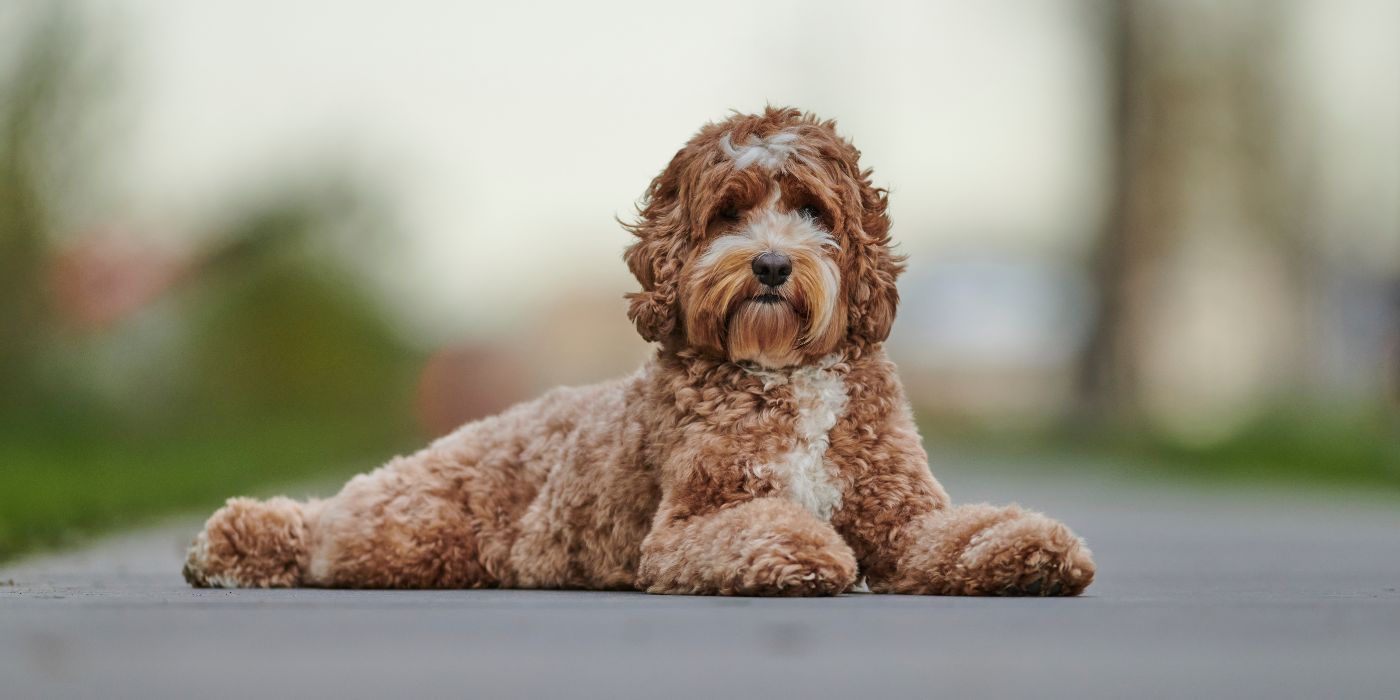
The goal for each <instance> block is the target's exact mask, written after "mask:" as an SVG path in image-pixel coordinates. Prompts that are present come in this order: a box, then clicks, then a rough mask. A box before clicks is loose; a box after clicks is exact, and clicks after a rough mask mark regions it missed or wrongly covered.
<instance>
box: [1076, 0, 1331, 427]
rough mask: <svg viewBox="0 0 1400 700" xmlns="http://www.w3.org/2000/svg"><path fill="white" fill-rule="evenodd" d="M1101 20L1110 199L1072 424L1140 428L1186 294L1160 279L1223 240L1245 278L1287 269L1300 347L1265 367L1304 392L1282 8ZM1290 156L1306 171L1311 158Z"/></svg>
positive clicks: (1126, 9) (1122, 11)
mask: <svg viewBox="0 0 1400 700" xmlns="http://www.w3.org/2000/svg"><path fill="white" fill-rule="evenodd" d="M1098 7H1100V8H1101V9H1102V12H1103V27H1104V45H1105V54H1104V61H1105V76H1106V81H1105V83H1106V90H1105V92H1106V94H1107V109H1108V114H1109V119H1108V123H1109V130H1108V131H1109V134H1108V141H1109V143H1108V167H1107V169H1106V170H1107V172H1106V178H1105V179H1106V182H1107V185H1106V186H1107V190H1108V192H1107V196H1106V210H1105V212H1104V216H1103V219H1102V224H1101V230H1100V232H1099V235H1098V237H1097V240H1096V242H1095V244H1094V247H1093V249H1092V251H1091V258H1090V261H1089V265H1090V271H1091V272H1090V274H1091V278H1092V283H1093V286H1094V290H1095V294H1096V296H1095V307H1094V309H1093V316H1092V324H1091V326H1090V331H1089V334H1088V337H1087V339H1086V343H1085V346H1084V350H1083V352H1082V353H1081V355H1080V357H1079V361H1078V366H1077V368H1076V390H1077V398H1078V417H1079V418H1080V419H1081V420H1083V421H1085V422H1087V423H1089V424H1091V425H1092V424H1101V423H1105V422H1108V423H1134V422H1137V421H1138V420H1140V419H1142V418H1143V417H1144V416H1143V411H1144V404H1145V403H1146V398H1147V396H1146V395H1145V391H1146V390H1147V389H1148V388H1149V387H1147V386H1146V385H1147V384H1148V382H1147V381H1146V379H1147V376H1148V374H1147V373H1148V370H1149V367H1148V364H1147V363H1148V354H1149V352H1151V351H1154V350H1155V349H1154V348H1153V347H1151V344H1152V343H1153V342H1154V338H1161V337H1162V333H1163V330H1162V327H1161V324H1162V323H1163V320H1162V319H1161V318H1159V316H1161V314H1162V310H1163V308H1164V306H1163V303H1162V302H1163V300H1164V299H1168V298H1169V297H1170V295H1173V294H1180V293H1181V292H1182V291H1183V290H1181V289H1170V288H1168V283H1169V282H1172V281H1175V282H1179V281H1180V280H1181V279H1182V277H1181V276H1180V275H1169V274H1168V273H1170V272H1172V271H1173V270H1174V268H1172V267H1171V266H1172V265H1181V264H1182V263H1181V261H1180V260H1177V259H1176V254H1177V253H1179V252H1180V251H1181V250H1182V249H1183V247H1184V246H1186V245H1188V244H1191V243H1193V242H1194V243H1195V244H1199V243H1200V242H1201V241H1202V239H1203V238H1210V237H1216V238H1218V237H1219V236H1220V235H1221V234H1228V235H1229V236H1230V237H1232V238H1238V241H1239V243H1240V245H1245V246H1248V247H1249V249H1251V250H1254V251H1256V252H1257V253H1258V256H1257V258H1256V259H1253V260H1251V261H1250V262H1251V264H1256V263H1257V264H1258V265H1265V266H1267V265H1269V264H1271V261H1279V262H1280V263H1281V264H1280V265H1279V267H1281V268H1282V269H1283V273H1282V277H1284V278H1285V279H1284V280H1282V281H1280V282H1278V285H1280V286H1282V287H1283V288H1284V291H1283V292H1282V294H1284V296H1286V297H1287V298H1286V300H1283V301H1281V302H1280V304H1279V305H1280V307H1281V308H1282V309H1283V310H1281V311H1278V313H1280V314H1283V315H1286V316H1288V319H1287V321H1286V324H1287V325H1288V326H1290V327H1291V328H1292V329H1293V330H1292V333H1291V335H1292V337H1294V338H1295V339H1296V340H1297V342H1293V343H1281V344H1279V345H1280V347H1276V348H1273V349H1271V350H1270V351H1269V352H1270V353H1271V354H1273V355H1274V357H1272V358H1270V364H1271V366H1279V367H1286V368H1289V369H1287V370H1283V371H1279V372H1278V374H1279V375H1280V376H1281V381H1282V382H1297V383H1301V382H1302V381H1303V377H1306V376H1309V373H1308V372H1306V371H1304V370H1305V368H1306V367H1307V366H1308V365H1309V361H1308V358H1309V357H1310V354H1311V353H1310V350H1309V348H1310V345H1309V343H1307V342H1305V340H1306V338H1305V335H1304V334H1303V333H1301V332H1300V331H1301V329H1302V327H1303V323H1302V319H1304V318H1305V316H1306V312H1305V309H1307V308H1308V307H1309V306H1310V305H1311V301H1312V298H1313V295H1312V294H1311V293H1310V292H1309V291H1308V289H1309V288H1308V285H1307V284H1305V280H1307V279H1309V278H1310V275H1309V270H1310V269H1311V265H1312V264H1313V262H1312V260H1313V255H1312V251H1311V249H1310V247H1309V245H1308V240H1309V239H1308V238H1307V237H1306V236H1305V235H1304V231H1305V228H1304V225H1303V224H1304V222H1303V220H1302V219H1303V213H1304V211H1303V209H1302V206H1301V204H1300V203H1301V202H1302V201H1303V200H1304V199H1305V198H1304V197H1301V196H1299V195H1300V194H1301V193H1300V192H1299V191H1298V188H1297V187H1296V184H1297V182H1298V180H1297V178H1295V177H1293V175H1294V173H1295V172H1296V170H1291V169H1290V168H1289V165H1290V164H1289V163H1287V162H1285V159H1284V158H1283V157H1282V156H1283V154H1284V152H1283V150H1281V145H1282V141H1283V139H1282V138H1281V133H1282V130H1281V127H1280V124H1281V120H1282V119H1283V117H1282V114H1281V113H1282V112H1283V110H1281V109H1280V102H1279V100H1278V97H1279V95H1278V94H1277V91H1276V89H1275V88H1276V86H1275V83H1274V78H1275V76H1276V73H1275V71H1276V69H1277V60H1276V59H1277V53H1278V40H1279V36H1280V31H1281V26H1282V25H1283V22H1281V21H1280V17H1281V15H1280V10H1279V7H1278V6H1275V5H1272V4H1270V3H1242V4H1237V5H1230V6H1228V8H1222V7H1220V6H1212V5H1209V4H1202V3H1177V2H1169V1H1163V0H1119V1H1117V2H1114V1H1112V0H1109V1H1107V2H1104V3H1102V4H1101V5H1099V6H1098ZM1298 152H1299V153H1302V154H1303V155H1304V160H1305V159H1306V155H1307V153H1308V151H1307V149H1305V148H1304V149H1302V150H1300V151H1298ZM1290 153H1292V151H1290ZM1193 236H1194V238H1193ZM1197 250H1199V248H1197ZM1178 271H1179V270H1178ZM1242 272H1243V271H1242ZM1190 311H1191V310H1190V309H1188V312H1190ZM1243 320H1244V321H1245V322H1248V321H1249V320H1250V319H1243ZM1157 360H1158V362H1160V361H1161V353H1160V352H1159V353H1158V355H1157ZM1159 383H1160V382H1159Z"/></svg>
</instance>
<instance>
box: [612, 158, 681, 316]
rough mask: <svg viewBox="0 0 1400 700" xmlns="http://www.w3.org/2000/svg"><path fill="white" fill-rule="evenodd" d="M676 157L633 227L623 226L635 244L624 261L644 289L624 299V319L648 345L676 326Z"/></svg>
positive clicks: (678, 225)
mask: <svg viewBox="0 0 1400 700" xmlns="http://www.w3.org/2000/svg"><path fill="white" fill-rule="evenodd" d="M680 156H681V154H680V153H677V154H676V158H675V159H673V160H672V161H671V165H670V166H668V167H667V168H666V170H665V171H664V172H662V173H661V174H660V175H658V176H657V177H656V179H655V180H653V181H652V183H651V186H650V187H649V188H647V193H646V196H645V197H643V199H642V202H641V204H640V205H639V206H638V212H637V221H636V223H633V224H626V223H624V224H623V228H626V229H627V230H628V231H630V232H631V233H632V235H633V236H636V237H637V240H636V241H635V242H633V243H632V245H630V246H628V247H627V250H626V252H624V253H623V255H622V258H623V260H625V261H626V262H627V269H629V270H631V271H632V275H633V276H634V277H636V278H637V281H638V282H640V283H641V285H642V291H640V292H630V293H628V294H627V295H626V296H627V301H628V306H627V318H629V319H631V321H632V323H633V324H635V325H636V326H637V332H638V333H640V334H641V335H642V338H644V339H645V340H647V341H648V342H660V341H665V340H666V339H668V338H671V337H672V336H674V335H675V334H676V333H677V332H678V331H679V328H680V324H679V311H678V309H677V305H676V297H677V294H678V293H679V288H680V279H679V277H680V268H681V250H680V249H681V247H682V246H683V245H684V244H685V235H684V234H683V226H682V222H681V214H680V212H679V199H680V196H679V192H678V187H679V185H678V182H677V180H678V178H677V177H676V175H675V172H674V171H675V170H676V169H677V161H679V160H680Z"/></svg>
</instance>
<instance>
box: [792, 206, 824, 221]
mask: <svg viewBox="0 0 1400 700" xmlns="http://www.w3.org/2000/svg"><path fill="white" fill-rule="evenodd" d="M797 214H798V215H799V216H801V217H802V218H804V219H807V220H808V221H815V222H817V223H821V221H822V210H821V209H818V208H817V206H816V205H815V204H808V205H806V206H804V207H802V208H801V209H798V210H797Z"/></svg>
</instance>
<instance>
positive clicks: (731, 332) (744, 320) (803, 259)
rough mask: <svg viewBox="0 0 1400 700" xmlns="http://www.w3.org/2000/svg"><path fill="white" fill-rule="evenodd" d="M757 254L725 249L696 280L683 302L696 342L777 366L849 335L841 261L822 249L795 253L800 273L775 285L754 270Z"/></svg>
mask: <svg viewBox="0 0 1400 700" xmlns="http://www.w3.org/2000/svg"><path fill="white" fill-rule="evenodd" d="M754 255H756V253H755V252H754V251H752V250H748V249H746V248H736V249H735V250H733V251H725V252H723V253H722V254H720V255H717V256H713V257H712V258H710V259H707V260H705V261H704V264H702V265H700V266H699V269H698V272H696V273H695V274H693V275H692V276H691V277H690V278H689V280H688V283H687V284H686V290H685V293H684V300H683V302H684V303H683V308H684V315H685V330H686V337H687V339H688V340H689V342H690V343H691V344H692V345H696V346H698V347H702V348H707V349H709V350H711V351H713V352H716V353H721V354H723V355H725V356H726V357H728V358H729V359H730V360H733V361H736V362H739V361H748V362H756V363H758V364H760V365H762V366H764V367H771V368H779V367H790V366H793V365H798V364H802V363H803V362H804V361H805V360H811V359H816V358H817V357H820V356H822V355H825V354H828V353H830V352H831V351H832V350H833V349H835V346H836V344H837V343H838V342H840V339H841V337H842V336H843V335H844V332H845V314H844V312H843V311H842V309H841V305H840V304H839V302H838V292H839V289H838V288H839V283H838V278H837V272H836V265H835V262H834V261H832V260H831V259H830V258H827V257H825V256H823V255H821V254H820V253H818V252H815V251H806V250H798V251H789V252H788V255H789V257H790V258H791V259H792V268H793V269H792V276H791V277H790V278H789V279H788V280H787V281H786V282H784V283H783V285H782V286H781V287H778V288H772V287H766V286H764V285H763V284H761V283H759V281H758V280H757V279H756V278H755V277H754V275H753V272H752V271H751V270H750V265H751V262H752V260H753V257H754Z"/></svg>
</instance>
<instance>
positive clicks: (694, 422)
mask: <svg viewBox="0 0 1400 700" xmlns="http://www.w3.org/2000/svg"><path fill="white" fill-rule="evenodd" d="M859 160H860V154H859V152H858V151H856V149H855V148H854V147H853V146H851V144H850V143H849V142H847V141H846V140H845V139H843V138H841V137H840V136H838V135H837V133H836V130H835V126H834V124H833V123H832V122H829V121H820V120H818V119H816V118H815V117H812V116H810V115H806V114H803V113H801V112H798V111H797V110H792V109H776V108H768V109H767V110H765V111H764V112H763V113H762V114H759V115H735V116H733V117H731V118H729V119H727V120H725V121H722V122H719V123H715V124H709V125H707V126H705V127H704V128H702V129H701V130H700V131H699V133H697V134H696V135H695V136H694V137H693V138H692V139H691V140H690V141H689V142H688V143H687V144H686V146H685V147H684V148H682V149H681V150H680V151H679V152H678V153H677V154H676V155H675V157H674V158H673V159H672V160H671V163H670V164H669V165H668V166H667V167H666V169H665V170H664V171H663V172H662V173H661V174H660V175H659V176H657V178H656V179H655V180H654V181H653V182H652V184H651V187H650V188H649V189H648V191H647V193H646V195H645V197H644V198H643V201H642V204H641V207H640V211H639V216H638V219H637V221H636V223H635V224H632V225H630V226H629V227H628V228H629V230H630V231H631V232H632V234H633V235H634V236H635V238H636V240H635V241H634V242H633V243H632V245H631V246H630V247H629V248H628V249H627V251H626V253H625V255H624V259H625V260H626V263H627V266H628V268H629V269H630V270H631V271H632V273H633V274H634V275H635V276H636V278H637V281H638V282H639V283H640V285H641V289H640V290H639V291H637V292H634V293H632V294H629V295H628V301H629V306H628V315H629V317H630V318H631V319H632V321H633V322H634V323H635V324H636V327H637V330H638V332H639V333H641V335H642V336H643V337H644V338H646V339H648V340H650V341H655V342H656V343H657V344H658V347H657V351H656V354H655V356H654V357H653V358H652V359H651V360H650V361H648V362H647V363H646V364H645V365H644V366H643V367H641V368H640V369H639V370H638V371H637V372H635V373H633V374H632V375H631V376H628V377H624V378H621V379H618V380H614V381H611V382H607V383H604V384H599V385H595V386H590V387H583V388H561V389H556V390H554V391H551V392H549V393H547V394H545V395H544V396H542V397H540V398H538V399H536V400H534V401H531V402H528V403H524V404H521V405H518V406H516V407H514V408H511V409H509V410H507V411H505V412H504V413H502V414H500V415H497V416H494V417H491V418H487V419H484V420H481V421H477V422H473V423H469V424H467V425H464V426H462V427H461V428H459V429H457V430H456V431H455V432H453V433H452V434H450V435H448V436H446V437H444V438H442V439H439V440H437V441H436V442H434V443H433V444H431V445H429V446H428V447H427V448H425V449H423V450H422V451H420V452H418V453H417V454H414V455H411V456H408V457H401V458H398V459H395V460H393V461H391V462H390V463H388V464H387V465H385V466H383V467H380V468H379V469H377V470H375V471H373V472H371V473H369V474H365V475H362V476H358V477H356V478H354V479H352V480H351V481H350V482H349V483H348V484H346V486H345V487H344V489H342V490H341V492H340V493H339V494H337V495H336V496H334V497H332V498H329V499H326V500H324V501H312V502H308V503H298V502H296V501H292V500H289V499H285V498H275V499H271V500H269V501H266V502H258V501H253V500H250V499H241V498H240V499H233V500H230V501H229V502H228V504H227V505H226V506H225V507H224V508H222V509H221V510H219V511H218V512H216V513H214V515H213V516H212V517H211V518H210V519H209V521H208V523H207V524H206V525H205V528H204V531H203V532H201V533H200V534H199V536H198V537H197V538H196V540H195V544H194V545H193V546H192V547H191V548H190V551H189V556H188V561H187V563H186V566H185V576H186V578H187V579H188V580H189V581H190V582H191V583H192V584H194V585H196V586H263V587H267V586H328V587H352V588H354V587H361V588H363V587H373V588H469V587H506V586H511V587H530V588H590V589H643V590H647V591H650V592H653V593H690V594H722V595H833V594H838V593H841V592H843V591H847V590H850V589H851V588H852V587H853V586H854V585H855V584H856V583H857V580H858V579H859V578H864V579H865V580H866V581H867V582H868V584H869V586H870V589H871V590H872V591H874V592H884V593H910V594H936V595H1075V594H1078V593H1079V592H1081V591H1082V590H1084V588H1085V587H1086V586H1088V585H1089V583H1090V582H1091V581H1092V579H1093V575H1094V565H1093V561H1092V559H1091V558H1090V555H1089V550H1088V549H1087V548H1085V547H1084V545H1083V543H1082V542H1081V541H1080V540H1079V539H1078V538H1077V537H1075V536H1074V535H1073V533H1071V532H1070V531H1069V530H1068V529H1067V528H1066V527H1065V526H1064V525H1062V524H1060V523H1057V522H1055V521H1053V520H1050V519H1048V518H1046V517H1044V516H1042V515H1039V514H1037V513H1032V512H1029V511H1025V510H1022V509H1020V508H1019V507H1016V506H1010V507H995V506H989V505H972V506H952V505H950V503H949V499H948V495H947V493H946V492H945V491H944V490H943V488H942V487H941V486H940V485H939V484H938V482H937V481H935V480H934V478H933V475H932V474H931V473H930V472H929V469H928V461H927V457H926V455H925V454H924V451H923V448H922V445H921V442H920V438H919V434H918V432H917V430H916V428H915V425H914V422H913V419H912V416H911V413H910V410H909V407H908V402H907V400H906V399H905V396H904V392H903V389H902V388H901V386H900V384H899V380H898V378H897V377H896V374H895V368H894V366H893V365H892V364H891V363H890V361H889V360H888V359H887V358H886V356H885V351H884V349H883V346H882V342H883V341H884V339H885V337H886V336H887V335H888V333H889V330H890V324H891V323H892V322H893V320H894V316H895V309H896V307H897V305H898V302H899V293H898V291H897V289H896V287H895V280H896V278H897V277H898V276H899V274H900V272H901V271H902V269H903V262H902V260H901V259H900V258H899V257H898V256H896V255H894V254H893V253H892V252H891V251H890V238H889V219H888V217H887V216H886V211H885V210H886V205H887V201H886V193H885V191H884V190H882V189H879V188H877V187H875V186H873V185H872V184H871V179H870V171H869V170H863V169H861V167H860V164H859ZM765 252H777V253H781V254H783V255H786V256H787V257H788V259H789V260H790V261H791V266H792V271H791V276H790V277H789V278H788V279H787V280H786V281H784V282H782V283H781V284H779V285H778V286H776V287H774V286H770V285H768V284H766V283H763V282H760V281H759V280H758V278H757V276H756V275H755V274H754V273H753V272H752V271H751V270H750V269H749V268H750V265H751V263H752V261H753V260H754V259H755V257H756V256H757V255H759V254H762V253H765Z"/></svg>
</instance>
